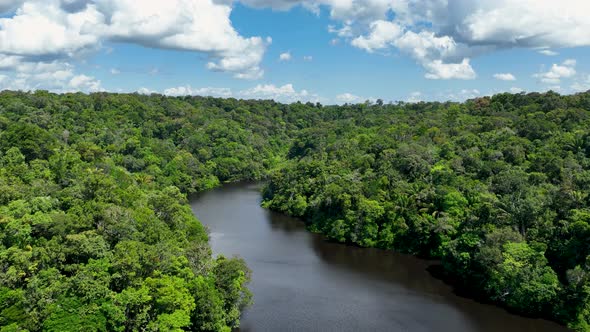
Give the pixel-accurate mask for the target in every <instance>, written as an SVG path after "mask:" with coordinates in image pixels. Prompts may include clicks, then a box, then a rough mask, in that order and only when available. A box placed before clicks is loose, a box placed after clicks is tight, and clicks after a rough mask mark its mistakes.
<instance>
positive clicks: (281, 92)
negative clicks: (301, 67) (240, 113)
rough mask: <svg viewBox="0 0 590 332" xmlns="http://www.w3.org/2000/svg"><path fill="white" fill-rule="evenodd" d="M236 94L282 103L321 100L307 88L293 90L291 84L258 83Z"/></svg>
mask: <svg viewBox="0 0 590 332" xmlns="http://www.w3.org/2000/svg"><path fill="white" fill-rule="evenodd" d="M238 95H239V96H240V97H242V98H245V99H273V100H275V101H280V102H284V103H292V102H296V101H304V102H307V101H311V102H319V101H322V98H321V97H320V96H318V95H317V94H313V93H310V92H309V91H307V90H300V91H297V90H295V88H294V87H293V84H285V85H283V86H276V85H274V84H259V85H257V86H255V87H253V88H250V89H246V90H242V91H240V92H239V93H238Z"/></svg>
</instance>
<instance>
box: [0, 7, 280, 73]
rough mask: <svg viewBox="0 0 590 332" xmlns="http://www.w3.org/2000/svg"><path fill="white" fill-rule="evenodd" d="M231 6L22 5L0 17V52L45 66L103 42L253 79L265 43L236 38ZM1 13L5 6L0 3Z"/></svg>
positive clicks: (88, 50)
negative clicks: (193, 57)
mask: <svg viewBox="0 0 590 332" xmlns="http://www.w3.org/2000/svg"><path fill="white" fill-rule="evenodd" d="M0 1H5V0H0ZM231 5H232V4H231V3H230V2H227V1H225V3H224V2H223V1H221V2H219V1H214V0H193V1H187V0H170V1H165V2H164V1H160V0H144V1H136V0H25V1H24V2H23V3H22V4H20V5H18V10H17V11H16V13H15V15H14V16H12V17H4V18H0V53H1V54H4V55H15V56H20V57H22V58H23V59H24V60H26V61H32V60H33V59H35V60H36V61H39V60H42V61H48V60H47V59H49V61H50V60H52V59H66V58H73V57H80V56H83V55H85V54H86V53H88V52H92V51H95V50H96V49H97V48H100V47H101V43H103V42H104V41H116V42H126V43H133V44H138V45H143V46H146V47H152V48H161V49H177V50H185V51H193V52H200V53H204V54H206V55H207V56H208V57H209V62H208V63H207V68H209V69H211V70H216V71H224V72H229V73H232V74H233V75H234V76H235V77H237V78H245V79H255V78H259V77H261V76H262V75H263V71H262V69H261V68H260V62H261V61H262V57H263V55H264V53H265V50H266V47H267V45H268V44H270V42H271V39H270V38H267V39H266V40H265V39H263V38H261V37H243V36H241V35H240V34H239V33H238V32H237V31H236V30H235V29H234V28H233V26H232V24H231V20H230V14H231V11H232V7H231ZM4 8H8V6H7V5H6V4H5V3H0V9H4Z"/></svg>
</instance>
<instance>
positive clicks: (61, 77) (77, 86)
mask: <svg viewBox="0 0 590 332" xmlns="http://www.w3.org/2000/svg"><path fill="white" fill-rule="evenodd" d="M0 70H1V71H3V72H5V73H6V74H8V75H1V76H3V77H4V79H2V81H0V90H4V89H7V90H24V91H27V90H39V89H43V90H50V91H54V92H71V91H83V92H96V91H102V90H103V88H102V86H101V82H100V81H99V80H97V79H95V78H94V77H91V76H87V75H83V74H78V73H76V72H75V69H74V66H72V65H71V64H69V63H67V62H63V61H59V60H53V61H51V62H33V61H26V60H24V59H23V58H22V57H18V56H3V55H0Z"/></svg>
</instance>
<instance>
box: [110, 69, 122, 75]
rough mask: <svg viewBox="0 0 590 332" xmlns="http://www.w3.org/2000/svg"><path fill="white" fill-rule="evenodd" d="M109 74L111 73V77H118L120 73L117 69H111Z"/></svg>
mask: <svg viewBox="0 0 590 332" xmlns="http://www.w3.org/2000/svg"><path fill="white" fill-rule="evenodd" d="M110 72H111V74H112V75H119V74H121V71H120V70H119V69H117V68H111V70H110Z"/></svg>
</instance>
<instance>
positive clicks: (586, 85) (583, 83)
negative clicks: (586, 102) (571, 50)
mask: <svg viewBox="0 0 590 332" xmlns="http://www.w3.org/2000/svg"><path fill="white" fill-rule="evenodd" d="M571 89H572V90H573V91H574V92H581V91H588V90H590V75H588V76H586V77H585V78H583V79H581V80H578V81H576V82H574V83H573V84H572V86H571Z"/></svg>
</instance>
